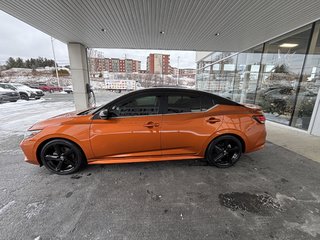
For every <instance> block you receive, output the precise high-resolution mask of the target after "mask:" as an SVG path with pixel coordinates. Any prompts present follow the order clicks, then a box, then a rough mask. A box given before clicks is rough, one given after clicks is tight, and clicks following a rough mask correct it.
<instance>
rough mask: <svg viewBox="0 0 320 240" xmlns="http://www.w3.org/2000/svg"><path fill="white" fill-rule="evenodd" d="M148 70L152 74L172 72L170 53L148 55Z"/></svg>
mask: <svg viewBox="0 0 320 240" xmlns="http://www.w3.org/2000/svg"><path fill="white" fill-rule="evenodd" d="M147 72H148V73H150V74H164V75H168V74H170V55H169V54H160V53H150V54H149V56H148V57H147Z"/></svg>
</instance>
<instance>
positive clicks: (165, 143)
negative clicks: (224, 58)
mask: <svg viewBox="0 0 320 240" xmlns="http://www.w3.org/2000/svg"><path fill="white" fill-rule="evenodd" d="M264 122H265V117H264V115H263V113H262V111H261V110H260V109H259V108H257V107H256V106H253V105H250V106H246V105H241V104H238V103H236V102H233V101H230V100H228V99H225V98H223V97H219V96H217V95H213V94H210V93H206V92H200V91H195V90H188V89H177V88H151V89H145V90H139V91H134V92H131V93H129V94H126V95H123V96H121V97H119V98H118V99H116V100H114V101H112V102H110V103H107V104H106V105H104V106H102V107H100V108H96V109H95V108H93V109H88V110H86V111H83V112H80V113H78V114H76V113H75V112H71V113H67V114H62V115H59V116H56V117H54V118H50V119H47V120H44V121H41V122H38V123H36V124H34V125H33V126H32V127H31V128H30V129H29V130H28V133H26V135H25V139H24V140H23V141H22V142H21V144H20V146H21V148H22V150H23V152H24V154H25V161H27V162H29V163H33V164H37V165H40V166H41V165H44V166H45V167H46V168H47V169H48V170H50V171H52V172H54V173H56V174H61V175H64V174H70V173H74V172H76V171H78V170H79V169H80V168H81V167H82V166H85V165H86V164H111V163H129V162H152V161H168V160H186V159H202V158H206V159H207V161H208V162H209V164H211V165H214V166H217V167H220V168H226V167H230V166H232V165H234V164H235V163H236V162H237V161H238V160H239V159H240V156H241V154H242V153H247V152H252V151H256V150H259V149H261V148H263V147H264V144H265V139H266V129H265V125H264Z"/></svg>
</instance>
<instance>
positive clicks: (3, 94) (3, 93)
mask: <svg viewBox="0 0 320 240" xmlns="http://www.w3.org/2000/svg"><path fill="white" fill-rule="evenodd" d="M19 99H20V94H19V92H17V91H15V90H11V89H5V88H2V87H1V86H0V103H3V102H16V101H18V100H19Z"/></svg>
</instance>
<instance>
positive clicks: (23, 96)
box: [20, 93, 29, 101]
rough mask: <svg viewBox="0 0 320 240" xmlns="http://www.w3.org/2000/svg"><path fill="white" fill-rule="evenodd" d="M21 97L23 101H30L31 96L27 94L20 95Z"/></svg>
mask: <svg viewBox="0 0 320 240" xmlns="http://www.w3.org/2000/svg"><path fill="white" fill-rule="evenodd" d="M20 97H21V99H22V100H27V101H28V100H29V96H28V95H27V94H25V93H20Z"/></svg>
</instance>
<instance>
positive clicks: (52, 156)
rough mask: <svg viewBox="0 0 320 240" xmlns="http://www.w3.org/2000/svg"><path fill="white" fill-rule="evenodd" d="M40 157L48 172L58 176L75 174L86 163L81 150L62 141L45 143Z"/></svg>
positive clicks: (72, 144) (56, 140) (70, 143)
mask: <svg viewBox="0 0 320 240" xmlns="http://www.w3.org/2000/svg"><path fill="white" fill-rule="evenodd" d="M40 157H41V161H42V163H43V165H44V166H45V167H46V168H47V169H48V170H49V171H51V172H53V173H55V174H59V175H67V174H72V173H75V172H77V171H79V170H80V169H81V168H82V167H83V166H84V165H85V163H86V159H85V156H84V154H83V153H82V151H81V149H80V148H79V147H78V146H77V145H76V144H74V143H72V142H70V141H67V140H63V139H55V140H51V141H49V142H47V143H46V144H45V145H44V146H43V147H42V149H41V153H40Z"/></svg>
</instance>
